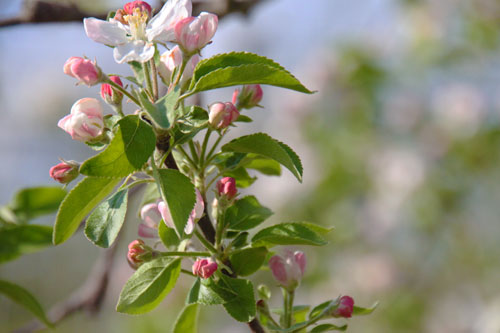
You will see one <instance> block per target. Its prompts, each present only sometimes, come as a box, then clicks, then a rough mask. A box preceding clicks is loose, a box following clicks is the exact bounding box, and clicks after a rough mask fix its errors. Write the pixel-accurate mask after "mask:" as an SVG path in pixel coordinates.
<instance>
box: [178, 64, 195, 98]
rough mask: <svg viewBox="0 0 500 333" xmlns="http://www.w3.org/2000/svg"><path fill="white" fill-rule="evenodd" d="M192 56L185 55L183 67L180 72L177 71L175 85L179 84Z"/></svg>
mask: <svg viewBox="0 0 500 333" xmlns="http://www.w3.org/2000/svg"><path fill="white" fill-rule="evenodd" d="M190 58H191V57H183V59H182V64H181V68H180V69H179V72H178V73H177V78H176V79H175V82H174V87H175V86H176V85H177V84H179V82H180V81H181V77H182V73H184V70H185V69H186V65H187V63H188V61H189V59H190ZM179 101H180V100H179Z"/></svg>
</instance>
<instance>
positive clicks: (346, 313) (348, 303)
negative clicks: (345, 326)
mask: <svg viewBox="0 0 500 333" xmlns="http://www.w3.org/2000/svg"><path fill="white" fill-rule="evenodd" d="M353 309H354V299H353V298H352V297H350V296H342V297H341V298H340V300H339V305H338V306H337V308H336V309H335V310H333V311H332V313H331V315H332V316H333V317H335V318H339V317H343V318H351V317H352V311H353Z"/></svg>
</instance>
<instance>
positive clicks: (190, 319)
mask: <svg viewBox="0 0 500 333" xmlns="http://www.w3.org/2000/svg"><path fill="white" fill-rule="evenodd" d="M198 312H199V309H198V304H188V305H186V306H185V307H184V309H183V310H182V312H181V313H180V315H179V317H177V320H176V321H175V325H174V331H173V333H197V332H198Z"/></svg>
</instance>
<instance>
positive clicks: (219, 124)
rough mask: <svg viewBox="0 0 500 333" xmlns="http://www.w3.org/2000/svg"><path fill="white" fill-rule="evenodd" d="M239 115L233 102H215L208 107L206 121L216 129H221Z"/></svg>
mask: <svg viewBox="0 0 500 333" xmlns="http://www.w3.org/2000/svg"><path fill="white" fill-rule="evenodd" d="M239 115H240V113H239V112H238V109H236V107H235V106H234V104H233V103H231V102H226V103H222V102H216V103H213V104H212V105H210V107H209V113H208V123H209V124H210V125H211V126H212V127H214V128H216V129H223V128H226V127H228V126H229V125H230V124H231V123H232V122H233V121H235V120H236V119H238V117H239Z"/></svg>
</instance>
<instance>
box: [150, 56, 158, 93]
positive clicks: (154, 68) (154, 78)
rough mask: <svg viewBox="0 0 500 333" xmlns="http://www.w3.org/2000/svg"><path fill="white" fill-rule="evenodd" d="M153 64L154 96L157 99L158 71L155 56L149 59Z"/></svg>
mask: <svg viewBox="0 0 500 333" xmlns="http://www.w3.org/2000/svg"><path fill="white" fill-rule="evenodd" d="M149 63H150V64H151V76H152V77H153V97H154V99H155V101H156V100H157V99H158V73H157V71H156V64H155V57H153V58H151V60H150V61H149Z"/></svg>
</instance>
